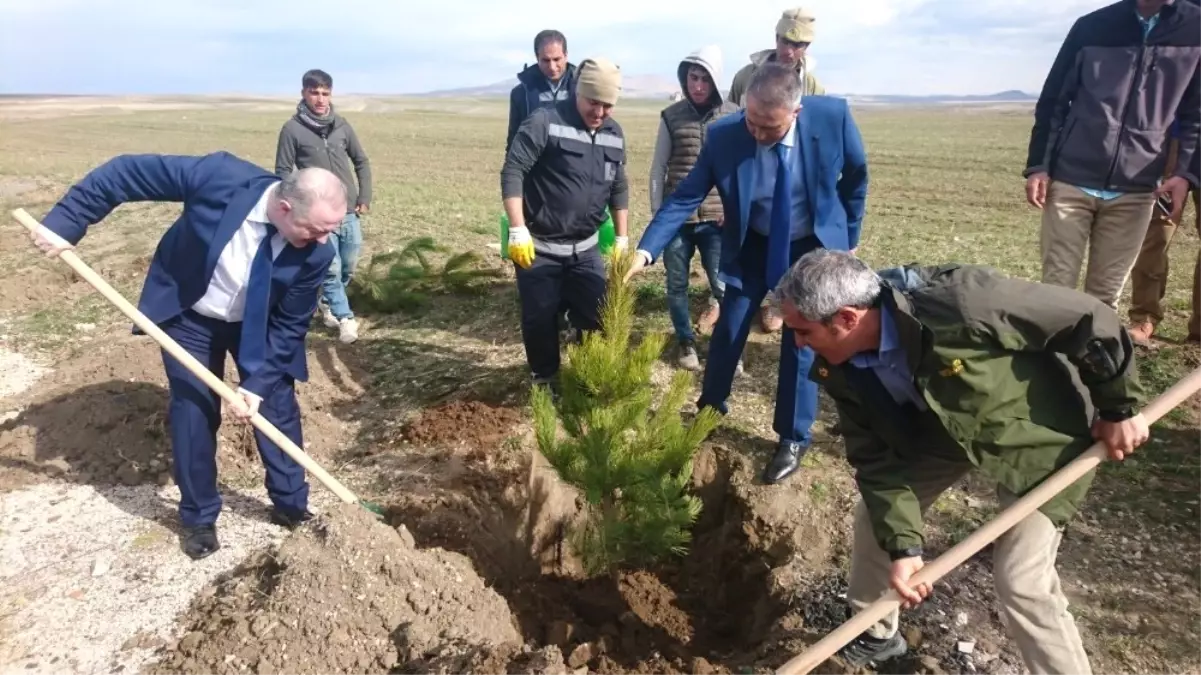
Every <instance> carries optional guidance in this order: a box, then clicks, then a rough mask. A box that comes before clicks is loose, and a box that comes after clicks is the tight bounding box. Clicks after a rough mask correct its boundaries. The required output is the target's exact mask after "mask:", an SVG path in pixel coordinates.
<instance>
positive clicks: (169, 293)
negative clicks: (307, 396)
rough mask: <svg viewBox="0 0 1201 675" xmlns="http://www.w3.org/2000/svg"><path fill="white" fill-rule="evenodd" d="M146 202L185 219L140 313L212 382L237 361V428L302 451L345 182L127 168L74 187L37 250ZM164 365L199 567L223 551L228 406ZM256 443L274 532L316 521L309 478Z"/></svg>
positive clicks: (274, 449) (135, 158)
mask: <svg viewBox="0 0 1201 675" xmlns="http://www.w3.org/2000/svg"><path fill="white" fill-rule="evenodd" d="M142 201H157V202H182V203H183V213H182V215H180V217H179V219H178V220H176V221H175V223H174V224H173V225H172V226H171V227H170V228H168V229H167V231H166V233H165V234H164V235H163V238H162V240H161V241H160V242H159V245H158V249H157V250H156V251H155V254H154V259H153V260H152V261H151V263H150V270H149V272H148V274H147V275H146V281H145V284H144V285H143V287H142V295H141V298H140V300H139V302H138V309H139V310H140V311H141V312H142V313H143V314H145V315H146V317H147V318H149V319H150V320H151V321H153V322H154V323H155V325H157V326H159V327H160V328H161V329H162V330H163V331H164V332H166V333H167V335H169V336H170V337H171V338H172V339H173V340H175V341H176V342H178V343H179V345H180V346H181V347H183V348H184V349H186V350H187V351H188V353H190V354H192V355H193V356H195V357H196V358H197V359H198V360H199V361H200V362H201V363H202V364H204V365H205V366H207V367H208V369H209V370H210V371H212V372H213V373H214V374H215V375H217V376H218V377H222V376H223V375H224V373H225V354H226V352H229V353H230V354H231V355H232V356H233V359H234V363H235V364H236V365H237V368H238V376H239V378H240V380H241V385H240V387H239V388H238V394H239V395H240V396H241V397H242V399H243V402H242V403H243V404H242V406H241V407H240V409H237V410H234V411H233V413H234V415H235V416H236V417H237V418H239V419H241V420H249V418H250V417H252V416H253V415H254V414H255V413H256V412H261V413H262V415H263V417H264V418H266V419H267V420H268V421H269V422H271V424H272V425H274V426H275V427H276V428H278V429H279V430H280V431H281V432H282V433H283V434H284V435H286V436H287V437H288V438H289V439H291V440H292V441H293V442H294V443H296V445H297V446H301V447H303V443H302V436H301V429H300V408H299V406H298V405H297V402H296V390H295V382H296V381H297V380H299V381H302V382H303V381H305V380H307V379H308V368H307V364H306V360H305V349H304V340H305V335H306V333H307V332H308V328H309V322H310V319H311V318H312V316H313V312H314V310H315V309H316V307H317V295H318V289H319V288H320V286H321V282H322V280H323V279H324V278H325V273H326V270H327V269H328V268H329V265H330V261H331V260H333V248H332V247H331V246H328V245H327V244H326V239H327V237H328V236H329V234H330V233H331V232H334V231H336V230H337V229H338V227H339V226H340V224H341V222H342V218H343V216H344V215H345V214H346V190H345V188H344V187H343V186H342V183H341V181H339V180H338V178H337V176H335V175H334V174H332V173H330V172H329V171H326V170H325V169H319V168H312V169H302V170H300V171H297V172H295V173H292V174H291V175H289V176H287V177H285V178H283V179H282V180H281V179H280V178H279V177H278V176H276V175H274V174H272V173H271V172H270V171H266V170H264V169H261V168H259V167H257V166H255V165H253V164H250V163H249V162H246V161H243V160H241V159H239V158H237V157H234V156H233V155H230V154H228V153H225V152H217V153H213V154H210V155H205V156H201V157H189V156H178V155H122V156H119V157H116V158H114V159H111V160H109V161H108V162H106V163H104V164H103V165H101V166H100V167H98V168H96V169H94V170H93V171H91V172H90V173H89V174H88V175H87V176H85V177H84V178H83V180H82V181H80V182H79V183H77V184H76V185H74V186H73V187H71V188H70V189H69V190H68V191H67V193H66V194H65V195H64V196H63V197H62V199H61V200H60V201H59V202H58V204H56V205H55V206H54V208H53V209H51V211H50V213H48V214H47V215H46V217H45V219H44V220H43V224H44V227H43V228H42V229H41V230H40V231H39V232H37V233H35V234H34V242H35V243H36V244H37V245H38V247H39V248H41V249H42V250H43V251H45V252H46V253H47V254H49V255H51V256H54V255H57V254H59V253H61V252H62V251H64V250H66V249H68V248H71V247H72V246H74V245H75V244H77V243H79V240H80V239H82V238H83V236H84V234H85V233H86V232H87V228H88V227H89V226H91V225H94V224H96V223H98V222H100V221H101V220H103V219H104V218H105V217H106V216H107V215H108V214H109V213H110V212H112V210H113V209H115V208H116V207H118V206H120V205H121V204H124V203H127V202H142ZM135 332H140V331H137V330H136V329H135ZM163 365H164V366H165V368H166V371H167V381H168V383H169V387H170V392H171V402H170V423H171V451H172V454H173V456H174V460H175V467H174V469H175V482H176V484H177V485H178V486H179V492H180V501H179V515H180V521H181V522H182V524H183V527H184V540H183V548H184V552H185V553H187V554H188V555H189V556H191V557H192V558H194V559H199V558H203V557H205V556H207V555H209V554H211V553H213V552H214V551H216V550H217V549H219V548H220V544H219V543H218V541H217V530H216V521H217V515H218V514H219V513H220V511H221V495H220V493H219V492H218V491H217V461H216V453H217V428H218V427H219V426H220V424H221V399H220V397H218V396H217V394H216V393H215V392H213V391H212V390H210V389H209V388H208V386H207V385H205V384H204V382H203V381H202V380H200V378H198V377H196V376H195V375H193V374H192V373H191V372H190V371H189V370H187V369H186V368H185V367H184V366H183V365H182V364H181V363H179V362H178V361H177V360H176V359H175V358H174V357H172V356H170V355H169V354H168V353H167V352H166V351H164V352H163ZM255 440H256V441H257V443H258V449H259V454H260V455H261V456H262V458H263V464H264V465H265V466H266V470H267V493H268V495H269V496H270V497H271V502H272V503H273V504H274V509H273V510H272V512H271V519H272V521H273V522H275V523H277V524H279V525H283V526H285V527H294V526H296V525H297V524H299V523H301V522H304V521H305V520H308V519H310V518H312V513H310V512H309V511H308V495H309V487H308V483H307V482H306V480H305V475H304V469H303V468H302V467H301V466H300V465H299V464H297V463H296V462H295V461H294V460H292V458H291V457H289V456H288V455H287V454H285V453H284V451H283V450H281V449H280V448H279V446H277V445H276V444H275V443H273V442H271V440H270V439H268V438H267V437H266V436H264V435H263V434H262V433H261V432H259V431H257V430H256V431H255Z"/></svg>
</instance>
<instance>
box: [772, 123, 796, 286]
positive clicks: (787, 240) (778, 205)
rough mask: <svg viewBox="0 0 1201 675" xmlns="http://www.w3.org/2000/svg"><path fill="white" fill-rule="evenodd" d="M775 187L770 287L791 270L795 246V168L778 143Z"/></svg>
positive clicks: (785, 149) (784, 148)
mask: <svg viewBox="0 0 1201 675" xmlns="http://www.w3.org/2000/svg"><path fill="white" fill-rule="evenodd" d="M775 150H776V187H775V190H773V191H772V196H771V229H770V230H768V235H767V288H768V290H769V291H770V290H771V289H773V288H775V287H776V284H777V283H779V282H780V278H781V277H783V276H784V273H785V272H787V271H788V254H789V252H790V249H791V247H792V237H791V234H792V189H791V187H792V172H791V171H790V170H789V166H788V159H787V157H786V155H785V153H786V152H787V151H788V147H787V146H786V145H784V144H783V143H776V145H775Z"/></svg>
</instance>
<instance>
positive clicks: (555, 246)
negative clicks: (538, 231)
mask: <svg viewBox="0 0 1201 675" xmlns="http://www.w3.org/2000/svg"><path fill="white" fill-rule="evenodd" d="M598 243H600V232H593V233H592V236H591V237H588V238H587V239H581V240H580V241H573V242H569V243H562V242H556V241H541V240H539V239H536V238H535V239H534V250H535V251H537V252H538V253H545V254H547V255H574V254H576V253H582V252H584V251H587V250H588V249H590V248H593V247H594V246H596V245H597V244H598Z"/></svg>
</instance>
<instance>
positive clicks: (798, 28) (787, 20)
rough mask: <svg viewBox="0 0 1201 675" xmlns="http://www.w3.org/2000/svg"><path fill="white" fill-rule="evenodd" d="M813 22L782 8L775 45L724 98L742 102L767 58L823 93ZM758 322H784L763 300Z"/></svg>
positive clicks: (773, 325)
mask: <svg viewBox="0 0 1201 675" xmlns="http://www.w3.org/2000/svg"><path fill="white" fill-rule="evenodd" d="M816 23H817V19H816V17H814V16H813V13H812V12H810V11H809V10H807V9H805V8H804V7H794V8H793V9H786V10H784V13H783V14H782V15H780V20H779V21H777V22H776V46H775V49H764V50H763V51H760V52H755V53H754V54H751V62H750V63H748V64H746V65H745V66H743V67H742V69H741V70H739V71H738V73H736V74H735V75H734V82H733V83H732V84H731V85H730V95H729V97H727V98H728V100H729V101H730V102H731V103H735V104H737V105H738V106H740V107H741V106H744V105H746V102H745V101H744V100H743V95H744V94H745V93H746V87H747V84H748V83H749V82H750V81H751V76H752V75H754V74H755V71H756V70H758V69H759V67H760V66H762V65H763V64H764V63H768V62H771V61H776V62H779V63H790V64H792V65H793V66H794V67H795V68H796V71H797V75H798V76H799V77H800V78H801V84H802V87H801V91H802V94H803V95H805V96H812V95H815V94H816V95H821V94H825V93H826V89H825V87H823V86H822V85H821V83H820V82H818V81H817V78H816V77H814V76H813V58H812V57H811V56H808V54H807V53H806V52H807V51H808V49H809V44H810V43H811V42H813V38H814V36H815V24H816ZM759 325H760V327H762V328H763V331H764V332H765V333H774V332H776V331H778V330H780V327H781V326H783V325H784V322H783V320H782V319H781V318H780V315H779V313H778V312H776V310H775V308H774V307H772V306H771V305H770V304H765V305H764V306H763V307H762V308H761V309H760V311H759Z"/></svg>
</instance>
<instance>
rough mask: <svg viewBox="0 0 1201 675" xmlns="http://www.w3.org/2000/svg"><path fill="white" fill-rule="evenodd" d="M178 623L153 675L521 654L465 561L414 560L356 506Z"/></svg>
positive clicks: (432, 552) (301, 536)
mask: <svg viewBox="0 0 1201 675" xmlns="http://www.w3.org/2000/svg"><path fill="white" fill-rule="evenodd" d="M184 623H185V626H186V630H188V632H187V633H186V634H185V635H184V636H183V638H182V639H180V640H179V642H178V643H176V644H175V645H173V646H172V647H170V648H169V649H168V650H167V651H166V654H165V655H164V658H163V659H162V660H161V661H160V662H159V663H158V664H157V665H156V666H155V667H154V668H153V669H152V672H157V673H210V672H216V673H233V672H245V671H247V670H250V671H254V672H259V673H271V672H297V673H350V672H356V673H359V672H384V671H389V670H391V669H393V668H396V667H397V666H398V665H401V664H407V663H410V662H413V661H416V660H419V659H425V658H436V659H442V660H443V662H445V661H446V660H447V659H451V658H454V657H466V655H470V654H471V653H473V650H479V649H480V648H485V647H489V646H499V645H504V644H506V643H507V644H509V645H510V647H511V646H512V645H514V644H519V643H520V638H519V636H518V634H517V632H516V630H515V629H514V626H513V621H512V616H511V615H510V613H509V611H508V607H507V606H506V605H505V601H504V600H503V599H502V598H501V597H500V596H499V595H497V594H496V592H495V591H493V590H491V589H489V588H487V587H486V586H485V585H484V583H483V582H482V581H481V580H480V578H479V576H478V575H476V574H475V572H474V571H473V570H472V568H471V563H470V562H469V561H468V560H467V559H466V558H464V557H463V556H461V555H458V554H455V553H449V552H446V551H441V550H437V549H429V550H420V551H419V550H417V549H416V548H415V547H414V544H413V540H412V538H411V537H407V536H405V533H404V532H403V531H398V530H396V529H393V528H391V527H388V526H387V525H384V524H383V523H380V522H378V521H377V520H376V519H375V518H374V517H373V516H372V515H371V514H370V513H369V512H367V511H366V510H365V509H363V508H361V507H359V506H357V505H340V506H337V507H334V508H332V509H331V510H330V512H329V513H327V514H326V515H325V516H323V517H321V518H320V519H318V520H316V521H314V522H312V523H310V524H308V525H306V526H305V527H303V528H302V529H301V530H300V531H298V532H297V534H296V536H293V537H290V538H288V539H287V540H285V541H284V542H283V544H282V545H281V546H280V547H279V550H278V551H277V552H275V553H273V554H270V553H269V554H264V555H262V556H260V557H258V558H257V559H255V560H252V561H251V562H250V563H249V564H248V565H246V566H244V567H243V568H242V569H240V570H238V571H237V572H235V573H234V574H232V575H230V576H229V577H228V578H226V579H224V580H223V581H222V582H221V583H220V584H219V585H218V586H217V587H216V588H215V589H214V590H213V591H212V592H211V593H208V594H206V595H205V596H202V597H201V599H200V600H199V601H198V602H197V603H196V604H195V605H194V606H193V608H192V609H191V610H190V612H189V614H188V617H187V618H186V619H185V621H184Z"/></svg>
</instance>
